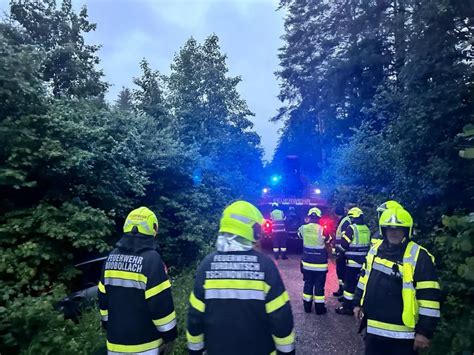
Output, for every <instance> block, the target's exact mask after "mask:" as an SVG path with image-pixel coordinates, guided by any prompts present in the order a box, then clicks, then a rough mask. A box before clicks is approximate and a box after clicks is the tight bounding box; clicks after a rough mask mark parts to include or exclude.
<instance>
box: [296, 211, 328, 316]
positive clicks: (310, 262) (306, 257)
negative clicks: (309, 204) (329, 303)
mask: <svg viewBox="0 0 474 355" xmlns="http://www.w3.org/2000/svg"><path fill="white" fill-rule="evenodd" d="M320 218H321V210H320V209H319V208H316V207H314V208H311V209H310V210H309V211H308V223H307V224H304V225H302V226H301V227H300V228H299V229H298V235H299V236H300V237H301V238H303V259H302V261H301V272H302V273H303V281H304V287H303V306H304V311H305V312H306V313H311V308H312V304H313V300H314V304H315V310H316V314H318V315H320V314H325V313H326V312H327V310H326V306H325V299H324V285H325V284H326V273H327V272H328V252H327V250H326V238H325V236H324V228H323V227H322V226H321V225H320V224H319V219H320Z"/></svg>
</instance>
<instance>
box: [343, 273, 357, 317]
mask: <svg viewBox="0 0 474 355" xmlns="http://www.w3.org/2000/svg"><path fill="white" fill-rule="evenodd" d="M360 270H361V269H360V268H356V267H348V266H346V271H345V273H344V302H343V306H344V308H353V307H354V306H353V299H354V293H355V290H356V287H357V281H358V280H359V274H360Z"/></svg>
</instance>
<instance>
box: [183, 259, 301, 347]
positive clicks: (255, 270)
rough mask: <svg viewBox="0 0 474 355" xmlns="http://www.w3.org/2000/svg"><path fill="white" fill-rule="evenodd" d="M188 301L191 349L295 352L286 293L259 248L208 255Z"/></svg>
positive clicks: (272, 264) (188, 337)
mask: <svg viewBox="0 0 474 355" xmlns="http://www.w3.org/2000/svg"><path fill="white" fill-rule="evenodd" d="M189 302H190V307H189V313H188V329H187V333H186V335H187V339H188V349H189V353H190V354H202V353H203V351H204V350H206V351H207V354H208V355H222V354H226V355H242V354H245V355H262V354H277V353H278V354H294V348H295V334H294V331H293V315H292V312H291V306H290V302H289V296H288V293H287V292H286V290H285V286H284V285H283V282H282V280H281V277H280V274H279V272H278V269H277V268H276V266H275V264H274V262H273V261H272V260H271V259H270V258H268V257H267V256H266V255H263V254H262V253H259V252H257V251H255V250H250V251H247V252H228V253H223V252H214V253H212V254H210V255H208V256H207V257H206V258H205V259H204V260H203V261H202V263H201V265H200V266H199V268H198V271H197V274H196V279H195V283H194V289H193V291H192V293H191V296H190V298H189Z"/></svg>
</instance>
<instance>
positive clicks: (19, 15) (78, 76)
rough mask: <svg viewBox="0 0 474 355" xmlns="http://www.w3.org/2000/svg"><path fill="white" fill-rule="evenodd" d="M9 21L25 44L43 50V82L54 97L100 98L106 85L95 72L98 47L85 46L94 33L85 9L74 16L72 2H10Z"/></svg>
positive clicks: (99, 74) (65, 0)
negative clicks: (18, 29)
mask: <svg viewBox="0 0 474 355" xmlns="http://www.w3.org/2000/svg"><path fill="white" fill-rule="evenodd" d="M10 11H11V12H10V16H11V20H12V21H14V23H16V24H17V25H18V26H19V27H20V28H21V30H22V31H24V33H25V34H26V36H24V37H23V38H24V40H25V42H24V43H25V44H32V45H35V46H38V47H39V48H41V49H42V51H43V54H44V56H45V58H44V60H43V65H42V68H41V72H42V76H43V80H44V81H45V82H47V83H48V85H49V86H50V88H51V91H52V92H53V94H54V95H55V96H57V97H59V96H64V97H90V98H91V97H96V98H99V99H102V98H103V95H104V93H105V91H106V90H107V88H108V84H107V83H105V82H104V81H102V76H103V73H102V71H101V70H98V69H97V68H96V65H97V64H98V63H99V58H98V57H97V55H96V52H97V51H98V50H99V48H100V47H99V46H96V45H88V44H86V43H85V40H84V34H87V33H89V32H91V31H93V30H95V28H96V25H95V24H93V23H90V22H89V20H88V14H87V9H86V7H83V8H82V9H81V10H80V12H79V13H76V12H74V10H73V8H72V2H71V0H63V1H62V3H61V5H60V6H59V7H58V6H57V3H56V0H46V1H32V0H26V1H23V0H12V1H11V2H10Z"/></svg>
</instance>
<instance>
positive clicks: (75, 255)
mask: <svg viewBox="0 0 474 355" xmlns="http://www.w3.org/2000/svg"><path fill="white" fill-rule="evenodd" d="M279 11H282V12H285V13H286V15H285V35H284V46H283V48H281V50H280V54H279V56H280V65H281V67H280V70H279V71H278V72H277V74H276V75H277V78H278V79H279V80H280V83H281V92H280V99H281V102H282V105H281V107H280V109H279V111H278V114H277V115H276V116H275V117H274V118H272V120H274V121H278V120H281V121H283V122H284V128H283V130H282V135H281V137H280V140H279V144H278V146H277V149H276V151H275V154H274V159H273V161H272V162H271V165H272V166H278V165H279V164H281V162H282V160H283V159H284V157H285V156H286V155H288V154H297V155H299V156H300V158H301V161H302V165H303V169H304V170H305V171H307V173H308V175H310V176H311V177H312V178H315V179H319V180H320V181H322V182H325V183H326V185H328V186H330V187H331V189H332V190H334V191H335V193H334V196H333V197H332V200H333V202H334V204H338V203H345V202H348V201H355V202H357V203H359V204H360V205H361V207H362V208H363V209H365V210H366V211H367V214H369V215H371V216H375V210H374V207H375V206H376V205H377V204H378V203H380V202H383V201H385V200H387V199H389V198H393V199H396V200H399V201H400V202H401V203H402V204H403V205H405V206H406V207H407V209H408V210H409V211H410V212H412V214H413V215H414V218H415V222H416V227H417V235H416V239H417V241H419V242H420V243H422V244H423V245H425V246H426V247H428V248H430V250H431V251H432V252H433V253H434V255H435V256H436V258H437V266H438V269H439V272H440V276H441V285H442V288H443V292H444V298H445V301H444V304H443V312H442V322H441V326H440V327H439V330H438V333H437V334H436V337H435V339H434V344H433V347H432V349H431V350H430V351H431V352H432V353H433V354H448V353H451V354H456V353H460V352H462V351H468V352H471V353H472V351H474V307H473V299H474V257H473V256H472V255H473V250H474V215H473V214H472V211H473V209H472V207H473V198H474V193H473V192H474V190H473V189H474V188H473V186H474V165H473V162H474V160H470V159H465V158H470V157H471V158H472V157H473V154H472V152H473V146H474V144H473V139H474V138H473V137H474V125H473V123H474V116H473V115H474V92H473V90H474V71H473V65H474V62H473V59H474V50H473V43H472V39H473V38H474V23H473V21H474V8H473V5H472V3H471V2H469V1H456V0H430V1H413V0H394V1H369V0H361V1H354V0H351V1H347V0H333V1H318V2H315V1H310V0H281V3H280V9H279ZM99 25H100V24H99ZM95 28H96V25H95V24H94V23H92V22H91V21H90V20H89V17H88V13H87V9H86V8H85V7H83V8H81V9H80V11H75V10H74V8H73V6H72V3H71V0H62V1H61V2H57V1H55V0H44V1H29V0H27V1H24V0H21V1H20V0H12V1H11V2H10V11H9V13H8V16H6V17H5V18H4V19H3V20H1V22H0V139H1V142H2V145H1V147H0V275H1V278H0V287H1V289H2V290H3V292H2V296H1V297H0V352H1V353H4V354H9V353H24V354H25V353H26V354H30V353H31V354H33V353H34V354H39V353H61V354H78V353H84V354H91V353H94V352H96V351H98V350H99V348H100V347H101V346H103V344H104V334H103V332H102V330H101V329H100V324H99V318H98V313H97V311H96V310H94V309H91V310H90V311H88V312H85V313H84V314H83V316H82V317H81V318H80V319H79V321H78V322H77V323H74V322H72V321H69V320H67V321H66V320H64V318H63V317H62V315H61V314H60V313H58V312H56V311H55V310H54V306H55V303H56V302H57V300H58V299H61V298H62V297H64V296H65V295H67V294H68V293H69V292H70V290H71V289H72V284H73V282H74V280H75V279H76V278H77V277H78V271H77V270H76V269H75V268H74V267H73V265H74V264H75V263H77V262H80V261H82V260H84V258H86V257H90V256H91V255H104V254H105V253H107V251H109V250H110V248H111V246H112V245H113V244H114V243H115V241H116V240H117V238H118V236H119V235H120V231H121V227H122V223H123V218H124V216H125V215H126V214H127V213H128V211H129V210H131V209H132V208H134V207H136V206H139V205H146V206H149V207H150V208H151V209H152V210H153V211H155V212H156V213H157V215H158V219H159V223H160V225H159V236H158V238H157V242H158V244H159V248H160V251H161V254H162V255H163V258H164V260H165V261H166V263H167V264H168V266H169V270H170V275H171V277H172V279H173V280H174V281H175V282H174V290H173V292H174V296H175V302H176V307H177V314H178V319H179V321H180V341H179V342H178V344H177V345H176V347H175V353H176V354H181V353H183V352H184V343H183V334H184V326H183V322H184V318H185V311H186V302H187V297H188V294H189V287H190V285H191V284H192V281H193V267H194V266H195V263H196V261H198V260H199V259H200V258H201V257H202V256H203V255H205V254H206V253H207V252H208V251H209V250H210V249H211V248H212V244H213V242H214V240H215V233H216V230H217V222H218V219H219V214H220V212H221V210H222V208H223V207H224V206H225V205H227V204H228V203H229V202H230V201H233V200H235V199H237V198H245V199H248V200H250V201H254V200H255V199H256V198H257V197H258V193H259V191H260V188H261V182H262V180H263V173H264V166H263V162H262V156H263V150H262V148H261V146H260V137H259V136H258V135H257V134H256V133H255V132H254V131H253V130H252V126H253V125H252V121H251V120H250V118H251V117H252V116H253V113H252V111H251V110H250V109H249V107H248V106H247V104H246V101H245V99H244V98H242V97H241V96H240V95H239V92H238V90H237V87H238V84H239V82H240V81H241V79H240V77H232V76H230V75H229V73H228V67H227V62H226V59H227V58H226V55H225V54H223V53H222V51H221V49H220V46H219V38H218V37H217V36H216V35H210V36H209V37H208V38H207V39H206V40H204V41H203V42H202V43H200V42H198V41H196V40H195V39H193V38H190V39H189V40H187V41H186V42H185V43H184V44H182V46H181V48H180V49H179V50H178V51H177V53H176V54H175V57H174V59H173V61H172V63H170V74H169V75H164V74H162V73H160V72H159V71H157V70H155V69H154V68H152V67H151V66H150V64H149V62H148V61H147V59H143V60H142V61H141V62H140V63H137V66H138V65H139V67H140V70H141V74H140V76H138V77H136V78H134V79H133V82H134V85H133V87H130V88H123V89H122V91H121V93H120V95H119V97H117V99H116V100H115V101H114V102H108V101H107V100H106V99H105V94H106V93H107V90H108V88H109V86H110V84H109V83H108V82H106V80H105V78H104V75H103V73H102V71H101V70H100V69H98V68H99V64H100V58H99V57H98V50H99V48H100V47H99V44H90V43H88V42H87V41H86V39H85V36H86V35H87V33H89V32H91V31H94V30H95ZM178 45H179V44H177V46H178ZM249 60H251V53H249ZM470 212H471V214H470ZM372 226H375V221H372Z"/></svg>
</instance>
